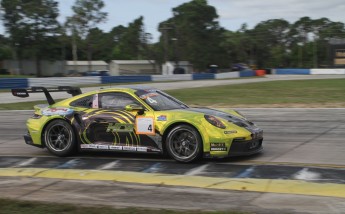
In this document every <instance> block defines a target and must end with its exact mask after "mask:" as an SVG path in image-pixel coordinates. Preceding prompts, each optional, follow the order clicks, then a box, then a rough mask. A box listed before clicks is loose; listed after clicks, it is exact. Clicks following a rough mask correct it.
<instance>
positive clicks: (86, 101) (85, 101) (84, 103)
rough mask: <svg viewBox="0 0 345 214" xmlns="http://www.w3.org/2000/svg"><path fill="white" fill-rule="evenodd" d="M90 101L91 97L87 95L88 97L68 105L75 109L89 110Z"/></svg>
mask: <svg viewBox="0 0 345 214" xmlns="http://www.w3.org/2000/svg"><path fill="white" fill-rule="evenodd" d="M92 101H93V95H89V96H86V97H82V98H79V99H77V100H74V101H73V102H71V103H70V105H71V106H75V107H84V108H91V107H92Z"/></svg>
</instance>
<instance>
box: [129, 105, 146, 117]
mask: <svg viewBox="0 0 345 214" xmlns="http://www.w3.org/2000/svg"><path fill="white" fill-rule="evenodd" d="M125 110H126V111H138V115H143V114H144V112H145V109H144V107H142V106H140V105H135V104H130V105H126V107H125Z"/></svg>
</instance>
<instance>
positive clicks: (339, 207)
mask: <svg viewBox="0 0 345 214" xmlns="http://www.w3.org/2000/svg"><path fill="white" fill-rule="evenodd" d="M238 110H240V111H241V112H242V113H243V114H245V115H246V116H247V117H248V118H249V119H250V120H252V121H254V122H255V123H256V124H257V125H259V126H260V127H261V128H263V130H264V131H265V134H264V136H265V137H264V148H265V150H264V152H263V153H262V154H259V155H255V156H251V157H244V158H228V159H225V160H207V159H206V160H202V161H200V162H198V163H193V164H179V163H176V162H174V161H173V160H170V159H169V158H166V157H162V156H157V155H140V156H138V155H134V154H123V153H96V152H88V153H81V154H78V155H76V156H74V157H69V158H56V157H53V156H52V155H50V154H49V153H48V152H47V151H46V150H42V149H39V148H35V147H31V146H27V145H25V144H24V142H23V139H22V133H25V120H26V119H27V117H29V116H30V115H31V114H32V112H31V111H1V112H0V121H1V124H2V125H1V130H0V136H1V139H0V184H1V185H0V192H1V193H2V195H4V196H6V197H10V198H17V199H26V200H40V201H56V202H72V203H78V204H85V205H86V204H105V205H112V206H120V207H121V206H125V207H127V206H137V207H148V208H168V209H183V210H186V209H188V210H189V209H192V210H242V211H249V212H255V213H344V212H345V164H344V163H345V155H344V154H345V140H344V139H345V132H344V130H345V109H238Z"/></svg>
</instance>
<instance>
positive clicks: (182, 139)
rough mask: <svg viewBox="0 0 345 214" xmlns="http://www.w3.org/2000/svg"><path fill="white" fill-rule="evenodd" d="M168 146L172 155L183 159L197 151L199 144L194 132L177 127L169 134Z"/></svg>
mask: <svg viewBox="0 0 345 214" xmlns="http://www.w3.org/2000/svg"><path fill="white" fill-rule="evenodd" d="M169 147H170V151H171V153H172V155H174V156H175V157H177V158H179V159H183V160H184V159H189V158H191V157H193V156H194V155H195V154H196V153H197V152H198V148H199V144H198V140H197V136H196V135H195V133H193V132H192V131H190V130H188V129H178V130H176V131H174V132H173V133H172V134H171V137H170V143H169Z"/></svg>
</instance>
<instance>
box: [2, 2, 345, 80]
mask: <svg viewBox="0 0 345 214" xmlns="http://www.w3.org/2000/svg"><path fill="white" fill-rule="evenodd" d="M0 2H1V3H0V4H1V10H2V11H1V13H2V16H1V19H2V21H3V24H4V26H5V29H6V33H7V35H9V37H8V38H5V37H3V36H0V60H1V59H15V60H21V59H31V60H34V59H35V60H36V64H37V66H38V69H37V75H38V76H40V70H41V69H40V60H43V59H49V60H64V59H66V60H72V59H74V60H78V59H79V60H89V61H91V60H92V59H94V60H105V61H111V60H116V59H117V60H121V59H122V60H131V59H132V60H135V59H146V60H151V59H153V60H155V61H156V62H157V63H160V64H162V63H164V62H165V61H190V63H191V64H193V65H194V69H195V70H196V71H200V72H203V71H206V70H207V68H208V66H209V65H211V64H216V65H218V66H219V67H220V68H230V66H231V65H232V64H233V63H247V64H249V65H255V66H256V67H258V68H274V67H301V68H311V67H321V66H322V67H326V66H330V65H332V62H331V59H330V56H329V51H330V45H329V41H330V40H331V39H334V38H337V39H344V38H345V25H344V23H342V22H333V21H331V20H329V19H328V18H319V19H312V18H310V17H302V18H300V19H299V20H297V21H296V22H294V23H289V22H288V21H286V20H284V19H270V20H266V21H263V22H260V23H259V24H257V25H256V26H255V27H254V28H253V29H248V27H247V25H246V24H243V25H242V27H241V28H240V29H239V30H237V31H228V30H225V29H224V28H222V27H221V26H220V25H219V23H218V18H219V16H218V14H217V11H216V9H215V7H213V6H211V5H209V4H208V1H207V0H191V1H189V2H185V3H182V4H181V5H179V6H177V7H175V8H172V13H173V16H172V17H171V18H169V19H167V20H165V21H162V22H161V23H160V24H159V26H158V29H159V31H160V32H161V37H160V40H159V42H157V43H154V44H152V42H151V35H150V34H149V33H147V32H145V23H144V17H138V18H136V19H134V20H133V21H132V22H130V23H129V24H128V26H122V25H119V26H114V28H113V29H112V30H111V31H110V32H104V31H102V30H100V29H99V28H97V25H98V24H99V23H102V22H105V21H106V18H107V13H105V12H103V11H102V10H103V9H104V7H105V4H104V2H103V0H75V4H74V5H73V7H72V10H73V12H74V14H73V15H72V16H71V17H68V19H67V21H66V23H65V24H64V25H63V26H60V24H59V23H58V22H57V17H58V15H59V11H58V7H57V5H58V2H57V1H56V0H55V1H54V0H30V1H28V0H2V1H0ZM22 69H23V68H22ZM89 69H90V70H91V66H90V68H89Z"/></svg>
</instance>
